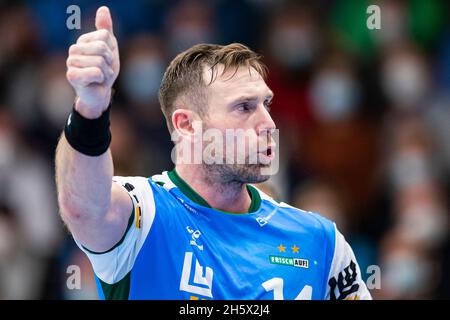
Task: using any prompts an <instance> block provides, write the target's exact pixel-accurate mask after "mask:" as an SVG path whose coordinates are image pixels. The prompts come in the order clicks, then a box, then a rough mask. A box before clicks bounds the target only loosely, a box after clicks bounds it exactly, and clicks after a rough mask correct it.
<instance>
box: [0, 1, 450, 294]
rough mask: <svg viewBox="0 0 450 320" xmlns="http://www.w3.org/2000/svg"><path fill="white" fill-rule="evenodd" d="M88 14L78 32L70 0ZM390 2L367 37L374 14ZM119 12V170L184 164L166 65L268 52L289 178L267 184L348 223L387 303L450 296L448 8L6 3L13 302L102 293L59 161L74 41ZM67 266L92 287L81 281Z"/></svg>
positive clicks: (3, 238) (0, 7)
mask: <svg viewBox="0 0 450 320" xmlns="http://www.w3.org/2000/svg"><path fill="white" fill-rule="evenodd" d="M72 4H76V5H78V6H79V7H80V9H81V30H68V29H67V27H66V19H67V18H68V16H69V15H68V14H67V13H66V8H67V7H68V6H69V5H72ZM370 4H377V5H379V6H380V8H381V30H368V28H367V27H366V19H367V17H368V14H367V13H366V8H367V6H368V5H370ZM100 5H108V6H109V7H110V9H111V12H112V15H113V21H114V31H115V34H116V36H117V38H118V41H119V48H120V55H121V72H120V74H119V78H118V80H117V81H116V84H115V89H116V91H117V92H116V95H115V102H114V109H113V113H112V131H113V141H112V146H111V148H112V153H113V158H114V164H115V174H116V175H142V176H151V175H153V174H155V173H158V172H160V171H163V170H167V169H171V168H172V167H173V164H172V162H171V160H170V151H171V147H172V145H171V142H170V137H169V134H168V132H167V129H166V127H165V121H164V118H163V116H162V113H161V112H160V109H159V104H158V102H157V90H158V87H159V83H160V80H161V77H162V74H163V72H164V70H165V68H166V66H167V64H168V62H169V61H170V60H171V59H172V58H173V57H174V56H175V55H176V54H177V53H179V52H180V51H182V50H184V49H186V48H188V47H189V46H191V45H193V44H196V43H199V42H213V43H219V44H227V43H230V42H242V43H244V44H246V45H248V46H250V47H251V48H252V49H253V50H255V51H257V52H259V53H261V54H262V55H263V56H264V60H265V62H266V63H267V64H268V66H269V70H270V72H269V78H268V84H269V86H270V87H271V88H272V90H273V91H274V92H275V99H274V103H273V108H272V110H273V111H272V114H273V117H274V119H275V121H276V123H277V125H278V127H279V128H280V152H281V157H280V161H281V167H280V170H281V172H280V174H279V175H278V176H277V177H276V178H274V179H271V180H270V181H269V182H268V183H266V184H264V185H263V186H262V187H263V188H265V190H267V191H268V192H270V193H272V194H273V195H274V196H275V197H277V198H278V199H280V200H283V201H286V202H289V203H292V204H293V205H294V206H297V207H299V208H302V209H305V210H311V211H316V212H319V213H321V214H322V215H324V216H326V217H329V218H331V219H333V220H335V221H336V222H337V224H338V226H339V228H340V229H341V231H342V232H343V233H344V235H345V236H346V238H347V240H348V241H349V242H350V244H351V245H352V247H353V249H354V251H355V254H356V256H357V258H358V260H359V263H360V265H361V269H362V272H363V278H365V279H366V278H367V277H369V276H370V273H367V272H366V269H367V267H368V266H369V265H379V266H380V268H381V289H380V290H372V295H373V296H374V298H381V299H417V298H424V299H434V298H446V299H449V298H450V277H449V273H450V237H449V234H450V232H449V199H450V197H449V196H450V179H449V178H450V5H449V2H448V1H445V0H442V1H439V0H411V1H403V0H390V1H375V0H373V1H365V0H361V1H352V0H348V1H345V0H342V1H341V0H335V1H332V0H328V1H326V0H316V1H282V0H279V1H276V0H229V1H225V0H211V1H194V0H192V1H191V0H188V1H163V0H132V1H120V0H116V1H96V0H95V1H93V0H89V1H88V0H80V1H76V0H70V1H69V0H29V1H0V299H96V298H97V295H96V290H95V285H94V282H93V278H92V270H91V267H90V264H89V262H88V261H87V259H86V258H85V256H84V255H83V254H82V253H81V251H80V250H79V249H78V248H76V246H75V244H74V242H73V241H72V239H71V238H70V235H69V233H68V232H67V229H66V228H65V227H64V225H63V223H62V222H61V220H60V218H59V216H58V209H57V202H56V193H55V184H54V169H53V157H54V152H55V147H56V143H57V139H58V137H59V134H60V133H61V130H62V128H63V125H64V123H65V120H66V118H67V116H68V114H69V112H70V110H71V108H72V103H73V99H74V92H73V91H72V89H71V87H70V86H69V84H68V82H67V81H66V79H65V72H66V66H65V59H66V57H67V50H68V47H69V46H70V44H72V43H73V42H75V41H76V39H77V37H78V36H79V35H81V34H82V33H86V32H89V31H93V30H94V14H95V11H96V9H97V8H98V7H99V6H100ZM69 265H78V266H79V267H80V269H81V275H82V281H81V290H69V289H68V288H67V285H66V282H67V279H68V277H69V276H70V274H68V273H67V268H68V266H69Z"/></svg>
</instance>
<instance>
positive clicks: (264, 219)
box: [256, 208, 278, 227]
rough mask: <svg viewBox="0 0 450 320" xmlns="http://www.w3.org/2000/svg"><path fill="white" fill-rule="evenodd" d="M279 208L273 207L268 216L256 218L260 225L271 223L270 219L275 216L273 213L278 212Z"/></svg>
mask: <svg viewBox="0 0 450 320" xmlns="http://www.w3.org/2000/svg"><path fill="white" fill-rule="evenodd" d="M277 210H278V208H275V209H273V210H272V211H271V212H270V213H269V214H268V215H267V216H265V217H258V218H256V222H258V224H259V226H260V227H264V226H265V225H266V224H268V223H269V220H270V219H271V218H272V217H273V215H274V214H275V213H276V212H277Z"/></svg>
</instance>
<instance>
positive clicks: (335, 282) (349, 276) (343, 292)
mask: <svg viewBox="0 0 450 320" xmlns="http://www.w3.org/2000/svg"><path fill="white" fill-rule="evenodd" d="M357 277H358V273H357V271H356V263H355V262H353V261H350V264H349V265H348V266H347V267H345V268H344V270H342V271H341V272H339V274H338V275H337V276H335V277H332V278H330V280H328V285H329V286H330V300H344V299H346V298H348V297H349V296H350V295H351V294H352V293H355V292H357V291H358V289H359V284H358V283H357V281H356V280H357ZM355 298H357V296H355Z"/></svg>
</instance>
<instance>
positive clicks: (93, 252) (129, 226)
mask: <svg viewBox="0 0 450 320" xmlns="http://www.w3.org/2000/svg"><path fill="white" fill-rule="evenodd" d="M131 202H132V203H133V210H131V215H130V218H129V219H128V225H127V229H126V230H125V232H124V234H123V236H122V238H121V239H120V240H119V242H117V243H116V244H115V245H114V246H113V247H112V248H111V249H108V250H106V251H103V252H95V251H92V250H89V249H88V248H86V247H85V246H83V249H84V250H86V251H87V252H89V253H92V254H105V253H108V252H111V251H113V250H114V249H115V248H117V247H118V246H120V245H121V244H122V242H123V241H124V240H125V237H126V236H127V233H128V231H129V230H130V229H131V226H132V225H133V221H134V202H133V201H131Z"/></svg>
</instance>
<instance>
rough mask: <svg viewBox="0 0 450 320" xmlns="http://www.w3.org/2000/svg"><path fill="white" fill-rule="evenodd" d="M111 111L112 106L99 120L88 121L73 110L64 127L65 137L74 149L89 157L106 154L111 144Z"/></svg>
mask: <svg viewBox="0 0 450 320" xmlns="http://www.w3.org/2000/svg"><path fill="white" fill-rule="evenodd" d="M110 110H111V104H110V105H109V107H108V109H106V110H105V111H104V112H103V113H102V115H101V116H100V117H99V118H97V119H87V118H85V117H83V116H82V115H81V114H80V113H79V112H78V111H76V110H75V108H73V110H72V113H71V114H70V116H69V119H68V120H67V122H66V125H65V127H64V135H65V136H66V139H67V142H69V144H70V145H71V146H72V148H74V149H75V150H77V151H79V152H81V153H83V154H85V155H88V156H99V155H102V154H103V153H105V152H106V150H108V148H109V145H110V143H111V130H110V128H109V125H110V122H109V113H110Z"/></svg>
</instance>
